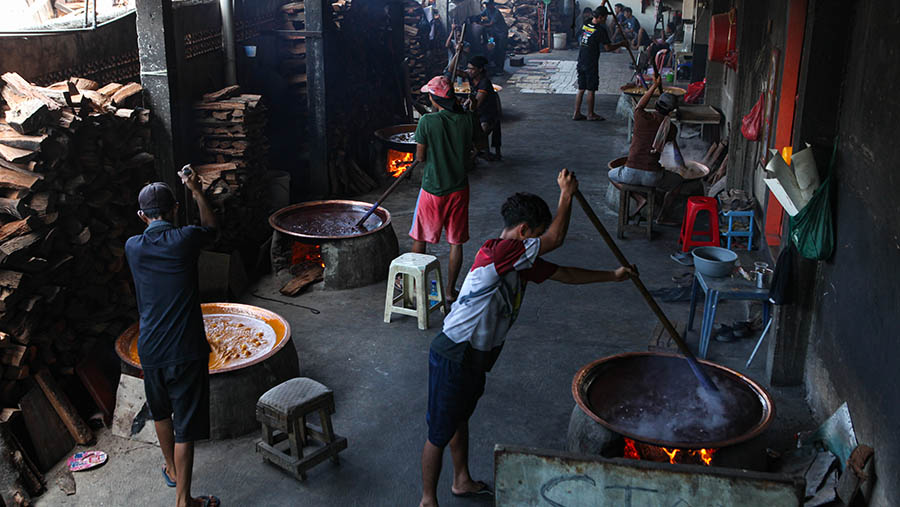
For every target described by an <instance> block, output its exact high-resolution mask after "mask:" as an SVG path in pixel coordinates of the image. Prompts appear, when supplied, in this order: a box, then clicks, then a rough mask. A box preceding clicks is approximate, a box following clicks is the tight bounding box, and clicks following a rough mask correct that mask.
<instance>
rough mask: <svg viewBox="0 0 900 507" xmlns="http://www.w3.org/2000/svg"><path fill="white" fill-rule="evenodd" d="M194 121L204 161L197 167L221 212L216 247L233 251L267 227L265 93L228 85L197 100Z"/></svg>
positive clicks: (203, 182) (267, 144)
mask: <svg viewBox="0 0 900 507" xmlns="http://www.w3.org/2000/svg"><path fill="white" fill-rule="evenodd" d="M194 123H195V126H196V128H197V129H199V148H200V157H201V159H202V160H203V162H204V163H203V164H201V165H197V166H195V167H194V169H195V170H196V171H197V175H198V176H199V178H200V181H201V183H202V184H203V188H204V190H205V191H206V195H207V197H209V199H210V200H211V201H212V203H213V205H214V206H215V207H216V208H217V209H218V210H219V212H220V213H221V214H222V217H221V218H222V221H223V223H222V224H221V225H222V226H221V231H222V233H221V236H220V241H219V243H218V244H217V245H216V249H219V250H222V251H225V252H230V251H232V250H233V249H234V248H237V247H239V246H245V245H246V243H247V242H248V238H255V237H256V236H257V232H258V231H259V229H260V228H263V229H264V223H265V221H264V220H262V219H261V218H260V217H261V214H262V213H263V212H264V211H265V210H264V209H263V207H264V203H262V202H261V199H260V193H261V192H262V185H263V179H264V176H265V172H266V169H267V166H268V149H269V143H268V139H267V138H266V136H265V126H266V107H265V105H263V103H262V101H261V96H260V95H251V94H246V93H244V94H242V93H241V91H240V87H239V86H237V85H234V86H229V87H226V88H223V89H221V90H218V91H215V92H212V93H207V94H206V95H204V96H203V99H202V100H201V101H200V102H197V103H195V104H194ZM245 234H250V235H249V236H245Z"/></svg>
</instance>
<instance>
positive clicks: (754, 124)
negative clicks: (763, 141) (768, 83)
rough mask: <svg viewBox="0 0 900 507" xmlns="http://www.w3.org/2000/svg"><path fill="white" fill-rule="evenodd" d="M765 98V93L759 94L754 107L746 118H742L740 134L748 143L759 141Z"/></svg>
mask: <svg viewBox="0 0 900 507" xmlns="http://www.w3.org/2000/svg"><path fill="white" fill-rule="evenodd" d="M765 98H766V94H765V92H763V93H760V94H759V100H757V101H756V105H754V106H753V109H751V110H750V112H749V113H748V114H747V116H744V119H743V120H741V134H743V135H744V137H745V138H747V140H748V141H759V139H760V134H762V124H763V106H764V104H765Z"/></svg>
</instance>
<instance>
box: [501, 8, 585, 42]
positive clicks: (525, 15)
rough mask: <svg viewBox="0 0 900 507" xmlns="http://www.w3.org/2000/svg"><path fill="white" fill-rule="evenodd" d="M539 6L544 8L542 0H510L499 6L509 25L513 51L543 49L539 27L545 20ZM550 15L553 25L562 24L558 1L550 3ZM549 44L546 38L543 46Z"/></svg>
mask: <svg viewBox="0 0 900 507" xmlns="http://www.w3.org/2000/svg"><path fill="white" fill-rule="evenodd" d="M538 6H540V7H541V9H543V7H544V3H543V2H542V0H508V1H507V2H505V4H504V5H502V6H498V8H499V10H500V12H502V13H503V17H504V18H505V19H506V24H507V25H508V26H509V49H510V50H511V51H513V52H515V53H517V54H524V53H530V52H533V51H537V50H539V49H541V48H540V47H539V40H540V32H539V28H540V26H541V23H542V22H543V15H541V17H540V19H539V18H538ZM548 16H549V19H550V23H551V26H562V21H560V19H561V18H560V16H559V13H558V12H557V5H556V3H554V4H551V5H550V13H549V14H548ZM566 29H568V28H566ZM545 37H546V36H545ZM547 45H548V42H547V40H545V41H544V44H543V47H547Z"/></svg>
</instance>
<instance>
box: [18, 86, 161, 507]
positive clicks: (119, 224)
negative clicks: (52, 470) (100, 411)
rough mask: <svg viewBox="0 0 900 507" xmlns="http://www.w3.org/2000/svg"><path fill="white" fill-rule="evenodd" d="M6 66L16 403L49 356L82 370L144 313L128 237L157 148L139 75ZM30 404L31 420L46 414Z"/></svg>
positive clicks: (68, 373) (57, 364) (52, 366)
mask: <svg viewBox="0 0 900 507" xmlns="http://www.w3.org/2000/svg"><path fill="white" fill-rule="evenodd" d="M0 78H2V82H0V84H2V85H3V88H2V90H0V92H2V97H3V101H4V103H5V106H3V109H4V111H3V115H2V118H3V119H2V120H0V378H2V380H0V403H2V406H5V407H15V406H16V405H17V404H19V403H20V399H21V398H22V397H23V395H25V394H26V391H28V390H29V386H31V385H32V382H30V381H27V380H28V379H30V378H32V377H33V376H34V375H35V374H37V373H39V372H40V371H41V370H43V369H44V368H49V370H50V372H52V374H55V376H56V378H58V379H59V381H60V383H61V384H63V385H65V384H67V383H69V382H74V383H77V382H79V381H78V380H77V379H76V378H75V377H74V376H73V375H74V372H75V368H74V367H75V365H76V364H77V363H78V362H79V361H80V360H82V359H84V358H85V357H87V355H88V354H89V352H90V351H91V349H92V348H93V347H94V346H95V345H97V344H98V343H105V344H106V346H109V344H111V343H112V341H113V340H114V339H115V338H116V337H117V336H118V335H119V334H120V333H121V331H122V330H124V329H125V328H126V327H127V326H129V325H130V324H132V323H133V322H134V320H135V315H136V312H135V301H134V293H133V290H132V288H131V275H130V273H129V271H128V269H127V268H126V260H125V248H124V247H125V240H126V239H127V238H128V237H129V236H131V235H133V234H138V233H140V231H141V230H142V229H143V224H141V223H140V221H138V219H137V217H136V216H135V211H136V209H137V193H138V191H139V190H140V188H141V186H142V185H144V184H145V183H147V182H148V181H150V180H151V179H152V178H153V164H152V162H153V159H154V157H153V155H151V154H150V129H149V125H148V122H149V119H150V114H149V111H148V110H146V109H142V108H140V107H136V106H138V105H139V104H140V102H141V91H142V88H141V86H140V85H139V84H137V83H128V84H125V85H122V84H118V83H110V84H108V85H106V86H102V87H101V86H100V85H99V84H98V83H96V82H93V81H90V80H87V79H81V78H71V79H69V80H68V81H64V82H60V83H56V84H53V85H51V86H49V87H46V88H42V87H37V86H34V85H32V84H30V83H28V82H27V81H25V80H24V79H23V78H22V77H20V76H19V75H18V74H15V73H6V74H3V75H2V76H0ZM42 375H44V377H45V380H46V378H47V377H49V376H50V373H47V372H45V373H43V374H42ZM50 378H51V379H52V377H50ZM42 387H43V386H42ZM32 395H34V396H32ZM29 396H31V398H29V399H32V398H34V397H35V396H37V397H38V398H40V393H39V392H38V394H34V392H33V389H32V390H31V391H29ZM47 397H48V399H50V402H51V403H52V404H53V407H54V408H55V409H57V412H59V416H60V417H61V418H62V419H63V421H67V417H68V418H69V419H71V415H72V414H68V416H64V413H63V412H61V411H60V410H62V408H65V407H62V406H57V403H56V402H54V401H53V399H54V398H58V396H51V395H50V394H49V392H48V394H47ZM69 406H70V404H69ZM28 407H30V405H28V406H26V405H25V404H23V405H22V412H23V414H22V415H23V416H24V417H25V420H26V421H28V420H29V418H31V420H35V419H37V420H43V419H45V418H46V415H45V414H36V413H34V409H30V408H28ZM60 407H62V408H60ZM70 408H71V407H70ZM51 413H53V411H52V410H51ZM53 417H55V416H53ZM75 417H77V413H76V414H75ZM82 429H83V426H82ZM28 431H29V433H30V437H31V439H32V440H33V441H35V440H40V439H41V438H39V437H47V435H37V434H36V432H38V431H39V430H38V429H37V428H35V427H34V425H28ZM82 436H83V435H82ZM50 437H51V439H53V438H57V437H60V435H50ZM66 437H67V438H68V435H66ZM54 441H55V440H54ZM4 445H5V444H4ZM36 447H37V446H36ZM69 449H71V447H69ZM69 449H66V451H68V450H69ZM4 451H8V449H4ZM43 451H44V449H43V448H42V449H39V450H38V451H37V454H38V456H37V458H38V461H42V460H41V458H42V456H41V454H42V452H43ZM57 459H58V457H57ZM0 461H2V459H0ZM0 466H2V465H0ZM20 472H22V473H25V472H23V471H22V470H20ZM26 475H27V474H26ZM26 479H28V478H27V477H26V478H23V479H22V482H23V483H25V484H28V483H29V482H30V483H32V484H33V482H34V481H33V480H26ZM0 494H2V495H4V500H6V497H5V495H6V493H5V492H0Z"/></svg>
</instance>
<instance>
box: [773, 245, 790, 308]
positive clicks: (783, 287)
mask: <svg viewBox="0 0 900 507" xmlns="http://www.w3.org/2000/svg"><path fill="white" fill-rule="evenodd" d="M796 256H797V254H796V253H795V250H794V245H793V244H792V243H790V242H789V243H788V244H786V245H784V247H782V249H781V253H780V254H778V261H777V262H776V263H775V273H774V274H773V275H772V284H771V286H770V287H769V301H770V302H772V304H776V305H788V304H791V303H793V302H794V291H793V290H792V285H791V277H792V276H793V272H794V271H795V270H796V264H797V259H796Z"/></svg>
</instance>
